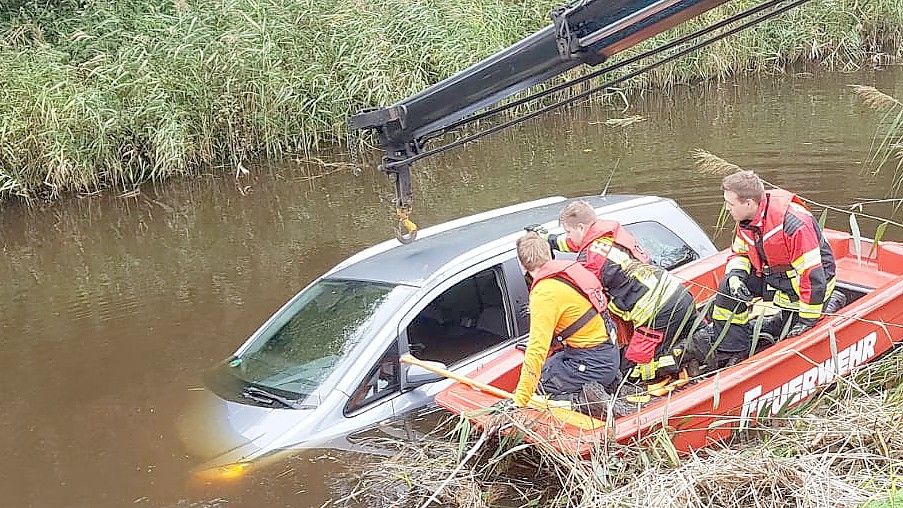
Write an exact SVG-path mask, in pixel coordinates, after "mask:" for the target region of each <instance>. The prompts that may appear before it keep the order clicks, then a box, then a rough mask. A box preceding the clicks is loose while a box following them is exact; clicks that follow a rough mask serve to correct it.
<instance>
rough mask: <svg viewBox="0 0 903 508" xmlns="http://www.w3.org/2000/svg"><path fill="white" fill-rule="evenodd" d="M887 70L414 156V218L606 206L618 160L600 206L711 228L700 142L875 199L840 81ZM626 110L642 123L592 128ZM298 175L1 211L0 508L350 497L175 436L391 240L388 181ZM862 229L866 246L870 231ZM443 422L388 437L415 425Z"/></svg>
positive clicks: (209, 181) (843, 200)
mask: <svg viewBox="0 0 903 508" xmlns="http://www.w3.org/2000/svg"><path fill="white" fill-rule="evenodd" d="M900 77H903V72H901V70H899V69H890V70H885V71H881V72H875V71H871V70H869V71H858V72H855V73H846V74H840V73H833V74H831V73H819V72H817V73H815V74H814V75H813V74H809V73H799V74H793V75H785V76H780V77H774V78H772V77H760V78H753V79H739V80H736V81H732V82H727V83H722V84H719V85H709V86H705V87H703V86H694V87H678V88H676V89H674V90H671V91H668V92H655V93H647V94H645V95H644V96H643V97H636V98H634V99H633V103H632V104H631V105H630V107H629V109H627V111H625V112H622V111H620V110H618V109H612V108H606V107H589V106H587V107H582V108H577V109H573V110H569V111H566V112H562V113H560V114H557V115H553V116H549V117H546V118H543V119H541V120H539V121H534V122H532V123H529V124H527V125H524V126H521V127H518V128H516V129H513V130H510V131H507V132H504V133H501V134H498V135H496V136H494V137H492V138H489V139H486V140H484V141H481V142H479V143H476V144H472V145H469V146H467V147H465V148H463V149H457V150H455V151H453V152H451V153H448V154H446V155H444V156H442V157H441V158H439V159H436V160H433V161H429V162H426V163H422V164H419V165H418V166H417V173H416V181H415V186H416V198H417V211H416V215H415V219H416V220H417V221H418V222H419V223H420V225H421V226H427V225H430V224H436V223H439V222H442V221H445V220H449V219H452V218H456V217H460V216H463V215H468V214H472V213H476V212H480V211H484V210H488V209H491V208H496V207H500V206H505V205H509V204H512V203H517V202H521V201H525V200H531V199H537V198H540V197H544V196H548V195H557V194H560V195H566V196H573V195H582V194H594V193H599V192H600V191H602V189H603V188H604V187H605V185H606V182H607V181H608V179H609V175H610V174H611V171H612V168H616V169H615V172H614V178H613V180H612V182H611V185H610V189H609V191H610V192H613V193H640V194H657V195H661V196H667V197H670V198H673V199H675V200H676V201H677V202H678V203H679V204H680V205H682V206H683V207H684V208H685V209H686V210H687V211H688V212H689V213H690V214H691V215H692V216H693V217H694V218H695V219H696V220H697V221H698V222H699V223H700V224H702V225H703V226H704V227H705V228H707V230H708V231H710V232H714V225H715V223H716V218H717V215H718V211H719V209H720V206H721V201H722V200H721V192H720V190H719V179H718V177H714V176H704V175H700V174H699V173H697V172H696V171H695V170H694V169H693V168H692V163H691V161H690V159H689V157H688V153H689V151H690V150H691V149H694V148H704V149H706V150H709V151H711V152H714V153H716V154H721V155H723V156H725V157H727V158H729V159H730V160H732V161H733V162H736V163H737V164H739V165H741V166H743V167H745V168H748V169H755V170H757V171H759V172H760V173H761V174H762V175H763V176H764V177H765V178H766V179H767V180H769V181H771V182H773V183H775V184H778V185H782V186H785V187H787V188H789V189H792V190H795V191H798V192H801V193H803V194H804V195H805V196H807V197H809V198H811V199H814V200H817V201H821V202H825V203H831V204H834V205H847V204H849V203H851V202H853V201H854V200H855V199H856V198H865V197H872V198H875V197H886V196H887V195H888V189H889V187H890V184H891V183H892V181H893V179H892V175H891V174H890V172H884V173H882V174H880V175H878V176H877V177H874V176H870V175H869V174H868V173H867V166H868V165H867V161H868V158H869V155H868V150H869V146H870V143H871V140H872V136H873V135H874V133H875V128H876V125H877V123H878V121H879V120H880V115H878V114H877V113H875V112H872V111H869V110H867V109H866V108H864V107H863V106H861V104H860V103H859V101H858V100H857V99H856V98H855V97H854V96H853V95H852V94H851V92H850V90H849V89H848V87H847V86H846V85H848V84H852V83H864V84H874V85H877V86H878V87H880V88H882V89H883V90H886V91H890V92H893V93H896V94H897V96H900V95H903V93H901V92H903V85H901V84H900V79H899V78H900ZM634 114H639V115H643V116H644V117H646V120H645V121H644V122H641V123H638V124H634V125H632V126H629V127H626V128H615V127H611V126H608V125H606V124H605V123H604V121H605V120H606V119H609V118H617V117H625V116H629V115H634ZM321 157H324V158H328V157H330V155H329V154H323V155H321ZM312 168H313V166H309V165H305V164H301V163H299V164H288V165H283V166H280V167H265V166H258V167H255V168H253V171H252V174H251V175H250V176H249V177H245V178H242V179H240V180H238V181H236V180H235V179H234V178H233V177H232V176H222V175H217V176H214V175H209V176H204V177H201V178H196V179H192V180H181V181H171V182H168V183H167V184H165V185H160V186H145V187H144V188H142V193H141V195H139V196H138V197H119V196H117V195H116V193H115V192H107V193H106V194H105V195H102V196H95V197H89V198H84V199H70V200H67V201H65V202H62V203H59V204H56V205H53V206H48V207H43V208H40V209H26V208H24V207H21V206H17V205H5V206H4V207H3V208H2V209H0V246H2V253H3V256H2V258H0V280H2V285H0V339H2V340H0V345H2V347H0V387H2V395H0V397H2V400H0V450H3V457H2V460H0V505H2V506H42V507H43V506H226V505H228V506H320V505H321V504H323V503H324V502H326V501H327V500H328V499H330V498H335V497H337V496H338V495H340V494H341V493H342V492H345V491H347V489H348V486H349V484H350V482H352V481H353V480H351V479H350V475H349V474H348V470H349V467H350V464H354V463H358V462H360V460H361V457H359V456H357V455H355V454H349V453H346V452H338V451H333V450H311V451H308V452H302V453H299V454H298V455H297V456H295V457H293V458H291V459H289V460H287V461H286V462H285V463H283V464H280V465H277V466H274V467H273V468H270V469H267V470H265V471H263V472H260V473H257V474H254V475H251V477H249V478H246V479H244V480H243V481H241V482H235V483H231V484H218V485H199V484H196V483H195V482H192V481H190V480H189V478H190V475H189V471H190V469H191V468H192V467H193V466H194V465H196V464H197V459H196V458H194V457H191V456H190V455H189V454H188V452H187V451H186V449H185V448H184V446H183V445H182V444H181V441H180V438H179V434H178V432H177V430H176V425H175V422H176V421H177V420H178V418H179V416H180V414H182V413H183V412H184V411H186V407H190V406H186V400H188V399H190V397H191V395H192V394H193V393H194V392H196V391H197V390H199V389H201V386H202V383H201V374H202V372H203V371H204V370H205V369H206V368H208V367H210V366H211V365H213V364H214V363H215V362H217V361H219V360H221V359H223V358H225V357H226V356H228V355H229V354H230V353H231V352H233V351H234V350H235V349H236V348H237V347H238V346H239V345H240V344H241V343H242V342H243V341H244V340H245V338H246V337H247V336H248V335H249V334H250V333H251V332H252V331H253V330H254V329H255V328H256V327H257V326H259V325H260V324H261V323H262V322H263V321H264V320H265V319H266V318H267V317H268V316H269V315H270V314H271V313H272V312H274V311H275V310H276V309H277V308H278V307H279V306H280V305H281V304H282V303H283V302H285V300H287V299H288V298H289V297H290V296H291V295H293V294H294V293H295V292H296V291H298V290H299V289H300V288H301V287H303V286H304V285H305V284H306V283H307V282H309V281H310V280H311V279H313V278H314V277H316V276H317V275H319V274H320V273H322V272H324V271H325V270H327V269H328V268H329V267H331V266H332V265H334V264H335V263H337V262H339V261H340V260H342V259H343V258H345V257H347V256H349V255H351V254H353V253H355V252H357V251H359V250H361V249H363V248H365V247H367V246H370V245H372V244H374V243H377V242H379V241H381V240H384V239H386V238H387V237H388V236H389V235H390V232H389V227H390V224H391V222H390V219H389V204H390V199H391V188H390V186H389V185H388V183H387V182H386V180H385V179H384V178H383V177H382V176H381V175H379V174H378V173H377V172H376V171H373V170H370V171H366V172H364V173H363V174H361V175H360V176H357V177H355V176H353V175H351V174H349V173H345V172H339V173H334V174H329V175H326V176H323V177H320V178H315V179H313V180H309V179H307V178H306V176H307V175H308V174H309V172H310V171H311V169H312ZM867 211H870V212H873V213H878V214H881V215H884V216H891V215H892V214H893V212H894V210H893V209H892V207H890V206H875V207H870V208H869V209H867ZM897 219H898V220H899V215H898V216H897ZM829 226H833V227H837V228H847V227H848V226H847V219H846V218H845V217H842V216H840V215H839V214H832V216H831V217H830V219H829ZM861 226H862V229H863V232H864V234H871V233H873V232H874V230H875V226H876V224H875V223H871V222H868V221H862V222H861ZM892 230H893V228H890V229H889V232H888V234H889V235H893V236H894V237H895V238H897V239H900V237H901V234H900V232H899V231H892ZM726 242H727V235H726V234H722V235H721V236H720V237H718V238H717V242H716V243H718V244H719V246H722V247H723V246H725V244H726ZM435 418H436V417H435V416H433V417H428V418H426V419H424V420H422V421H420V420H417V421H407V422H404V423H402V424H399V426H398V427H397V428H396V431H397V432H396V434H397V435H401V436H405V435H407V434H410V433H416V432H418V431H426V430H429V428H430V426H431V425H432V424H433V423H434V421H435Z"/></svg>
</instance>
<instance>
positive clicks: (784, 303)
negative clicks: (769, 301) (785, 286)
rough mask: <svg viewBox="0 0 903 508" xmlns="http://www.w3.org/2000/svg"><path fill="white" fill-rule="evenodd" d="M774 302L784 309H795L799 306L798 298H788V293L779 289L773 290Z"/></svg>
mask: <svg viewBox="0 0 903 508" xmlns="http://www.w3.org/2000/svg"><path fill="white" fill-rule="evenodd" d="M774 304H775V305H776V306H778V307H780V308H782V309H786V310H797V309H799V307H800V305H799V301H798V300H797V301H793V299H791V298H790V295H788V294H787V293H785V292H783V291H781V290H777V291H775V293H774Z"/></svg>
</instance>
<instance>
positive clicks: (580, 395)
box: [513, 233, 619, 409]
mask: <svg viewBox="0 0 903 508" xmlns="http://www.w3.org/2000/svg"><path fill="white" fill-rule="evenodd" d="M517 257H518V259H519V260H520V263H521V265H522V266H523V267H524V269H525V270H526V271H527V273H528V274H529V275H530V277H531V278H532V280H533V281H532V284H531V286H530V335H529V338H528V342H527V348H526V350H525V352H524V364H523V366H522V367H521V371H520V379H519V381H518V383H517V388H516V389H515V391H514V399H513V400H514V404H515V405H516V406H518V407H523V406H526V405H527V403H528V402H529V400H530V398H531V397H532V396H533V394H534V393H535V392H536V389H537V387H539V388H541V391H542V392H543V393H545V394H546V395H549V396H552V398H556V399H564V400H570V401H571V402H575V403H577V404H580V405H581V406H582V407H581V409H587V408H586V406H587V405H588V403H590V404H598V403H599V402H601V401H602V400H603V399H605V398H606V396H607V395H608V394H610V393H613V392H614V390H615V387H616V386H617V382H618V380H619V373H618V362H619V354H618V346H617V345H616V344H615V343H614V341H613V340H612V338H611V337H610V336H609V333H608V329H607V327H606V325H605V319H604V317H603V315H604V313H605V312H606V310H605V296H604V295H603V294H602V290H601V286H600V284H599V279H598V278H596V277H595V276H594V275H593V274H592V273H590V272H589V271H588V270H587V269H586V268H584V267H583V266H582V265H580V263H577V262H575V261H555V260H552V254H551V251H550V250H549V246H548V243H547V242H546V241H545V240H543V239H542V238H540V237H539V235H537V234H536V233H527V234H526V235H525V236H523V237H522V238H520V239H519V240H518V241H517ZM553 342H554V343H557V344H559V345H561V346H563V349H562V350H561V351H558V352H556V353H554V354H552V356H550V357H549V356H548V354H549V350H550V349H551V346H552V344H553ZM547 357H548V359H547Z"/></svg>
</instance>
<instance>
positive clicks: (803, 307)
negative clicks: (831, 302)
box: [800, 302, 824, 319]
mask: <svg viewBox="0 0 903 508" xmlns="http://www.w3.org/2000/svg"><path fill="white" fill-rule="evenodd" d="M822 308H824V304H823V303H819V304H818V305H813V304H810V303H806V302H800V317H801V318H806V319H818V318H820V317H821V311H822Z"/></svg>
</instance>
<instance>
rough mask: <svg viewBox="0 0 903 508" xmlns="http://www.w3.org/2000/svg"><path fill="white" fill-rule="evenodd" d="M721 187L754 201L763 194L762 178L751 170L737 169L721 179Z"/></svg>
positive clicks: (739, 196) (757, 200)
mask: <svg viewBox="0 0 903 508" xmlns="http://www.w3.org/2000/svg"><path fill="white" fill-rule="evenodd" d="M721 189H722V190H725V191H730V192H733V193H734V194H736V195H737V197H738V198H740V199H751V200H753V201H755V202H756V203H758V202H760V201H762V197H763V196H765V185H764V184H762V179H761V178H759V176H758V175H756V174H755V173H754V172H752V171H737V172H736V173H731V174H729V175H727V176H725V177H724V179H723V180H721Z"/></svg>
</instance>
